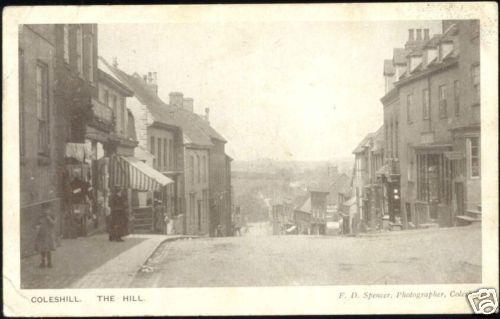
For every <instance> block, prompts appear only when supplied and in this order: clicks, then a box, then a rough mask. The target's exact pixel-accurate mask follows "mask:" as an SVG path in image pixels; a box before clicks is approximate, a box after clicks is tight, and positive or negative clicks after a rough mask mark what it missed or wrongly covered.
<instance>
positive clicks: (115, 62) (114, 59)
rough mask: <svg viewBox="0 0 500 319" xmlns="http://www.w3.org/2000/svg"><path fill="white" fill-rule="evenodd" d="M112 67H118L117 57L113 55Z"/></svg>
mask: <svg viewBox="0 0 500 319" xmlns="http://www.w3.org/2000/svg"><path fill="white" fill-rule="evenodd" d="M113 67H115V68H117V67H118V58H117V57H113Z"/></svg>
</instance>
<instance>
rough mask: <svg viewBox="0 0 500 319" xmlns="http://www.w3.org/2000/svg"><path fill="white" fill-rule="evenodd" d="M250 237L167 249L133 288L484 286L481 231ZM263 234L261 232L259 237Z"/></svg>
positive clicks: (181, 243) (201, 240)
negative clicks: (454, 284) (347, 235)
mask: <svg viewBox="0 0 500 319" xmlns="http://www.w3.org/2000/svg"><path fill="white" fill-rule="evenodd" d="M255 228H256V229H255V230H254V231H250V235H249V236H242V237H222V238H199V239H196V240H179V241H174V242H167V243H164V244H162V245H161V246H160V247H159V248H158V249H157V250H156V252H155V253H154V255H153V256H152V257H151V258H150V259H149V260H148V262H147V267H148V272H145V273H142V272H139V273H138V274H137V275H136V276H135V278H134V280H133V281H132V282H131V287H143V288H146V287H148V288H150V287H235V286H289V285H300V286H308V285H372V284H379V285H384V284H453V283H480V282H481V269H482V267H481V266H482V265H481V228H480V227H476V226H467V227H454V228H439V229H431V230H430V229H425V230H411V231H402V232H387V233H380V234H374V236H359V237H344V236H306V235H288V236H286V235H284V236H256V234H257V233H265V232H264V229H265V228H266V226H265V225H259V226H256V227H255ZM257 229H258V231H257Z"/></svg>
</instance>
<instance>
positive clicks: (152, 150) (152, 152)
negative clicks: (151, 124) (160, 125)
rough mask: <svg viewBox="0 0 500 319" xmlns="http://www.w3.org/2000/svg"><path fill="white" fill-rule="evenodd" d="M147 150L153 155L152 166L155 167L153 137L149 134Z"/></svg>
mask: <svg viewBox="0 0 500 319" xmlns="http://www.w3.org/2000/svg"><path fill="white" fill-rule="evenodd" d="M149 151H150V152H151V154H152V155H153V167H156V157H155V138H154V136H151V138H150V141H149Z"/></svg>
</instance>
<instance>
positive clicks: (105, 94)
mask: <svg viewBox="0 0 500 319" xmlns="http://www.w3.org/2000/svg"><path fill="white" fill-rule="evenodd" d="M104 104H106V106H109V92H108V91H107V90H104ZM113 113H114V116H116V110H115V109H113Z"/></svg>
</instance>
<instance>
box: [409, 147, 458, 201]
mask: <svg viewBox="0 0 500 319" xmlns="http://www.w3.org/2000/svg"><path fill="white" fill-rule="evenodd" d="M417 198H418V200H420V201H424V202H438V203H445V204H450V203H451V164H450V161H449V160H448V159H446V158H445V157H444V156H443V155H442V154H419V155H418V156H417Z"/></svg>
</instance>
